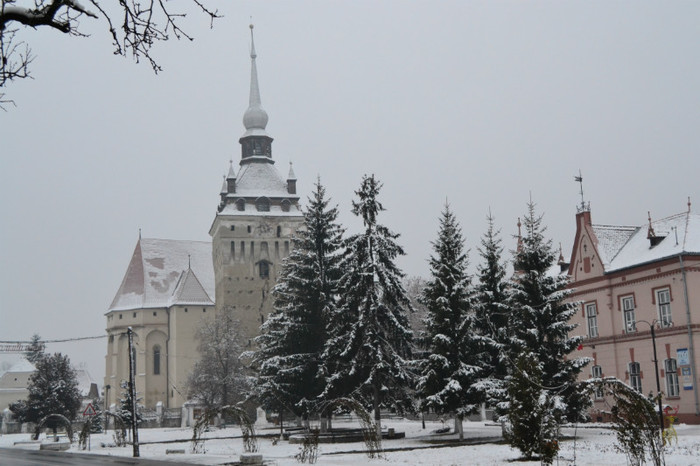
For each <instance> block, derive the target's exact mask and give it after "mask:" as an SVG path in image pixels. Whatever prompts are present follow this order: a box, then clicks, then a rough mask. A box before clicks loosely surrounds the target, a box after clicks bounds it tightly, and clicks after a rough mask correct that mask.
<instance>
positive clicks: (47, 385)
mask: <svg viewBox="0 0 700 466" xmlns="http://www.w3.org/2000/svg"><path fill="white" fill-rule="evenodd" d="M27 390H28V391H29V395H28V396H27V399H26V400H22V401H18V402H16V403H12V404H11V405H10V411H12V414H13V415H14V416H15V418H16V419H17V420H18V421H19V422H35V423H38V422H39V421H41V420H42V419H43V418H45V417H46V416H48V415H50V414H59V415H61V416H64V417H66V418H67V419H68V420H69V421H72V420H73V419H75V416H76V414H77V413H78V409H79V408H80V403H81V396H80V391H79V390H78V379H77V378H76V375H75V370H74V369H73V368H72V367H71V365H70V359H68V356H65V355H63V354H61V353H55V354H53V355H44V356H43V357H41V358H39V359H38V360H37V362H36V371H35V372H34V373H33V374H32V375H31V376H30V377H29V385H28V386H27ZM59 424H60V423H59V421H58V420H55V419H51V420H49V421H48V422H47V424H46V426H47V427H50V428H53V429H54V432H55V429H56V428H57V427H58V425H59Z"/></svg>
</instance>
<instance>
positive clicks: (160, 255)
mask: <svg viewBox="0 0 700 466" xmlns="http://www.w3.org/2000/svg"><path fill="white" fill-rule="evenodd" d="M212 296H214V266H213V263H212V249H211V243H209V242H204V241H181V240H170V239H150V238H142V239H139V241H138V243H137V244H136V248H135V250H134V254H133V255H132V257H131V261H130V262H129V266H128V268H127V270H126V274H125V275H124V279H123V280H122V284H121V286H120V287H119V290H118V291H117V294H116V296H115V297H114V300H113V301H112V304H111V305H110V306H109V310H108V312H111V311H123V310H131V309H142V308H154V307H169V306H172V305H173V304H181V303H190V302H191V303H193V304H200V303H201V304H203V303H207V304H213V300H212V299H211V297H212Z"/></svg>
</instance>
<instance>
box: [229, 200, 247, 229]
mask: <svg viewBox="0 0 700 466" xmlns="http://www.w3.org/2000/svg"><path fill="white" fill-rule="evenodd" d="M236 209H237V210H238V211H240V212H243V211H244V210H245V199H238V200H237V201H236ZM231 229H232V230H233V227H231Z"/></svg>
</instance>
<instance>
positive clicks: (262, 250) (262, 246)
mask: <svg viewBox="0 0 700 466" xmlns="http://www.w3.org/2000/svg"><path fill="white" fill-rule="evenodd" d="M260 254H261V255H263V257H264V256H267V241H261V242H260Z"/></svg>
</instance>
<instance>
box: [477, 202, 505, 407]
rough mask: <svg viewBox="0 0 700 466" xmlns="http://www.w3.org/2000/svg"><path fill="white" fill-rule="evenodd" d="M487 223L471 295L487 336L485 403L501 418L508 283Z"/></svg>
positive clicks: (497, 244) (495, 233)
mask: <svg viewBox="0 0 700 466" xmlns="http://www.w3.org/2000/svg"><path fill="white" fill-rule="evenodd" d="M487 221H488V228H487V230H486V233H485V234H484V236H483V237H482V238H481V247H480V248H479V249H478V250H479V255H480V256H481V261H482V262H481V264H480V265H478V266H477V271H478V278H479V282H478V283H477V284H476V294H475V305H474V309H475V311H476V322H475V324H476V329H477V332H478V333H479V334H481V335H484V336H485V337H487V339H486V343H487V345H488V352H489V356H488V361H487V362H486V363H485V366H484V367H488V368H490V371H489V373H488V375H487V378H486V380H485V381H484V382H483V383H482V386H483V387H484V391H485V393H486V398H487V401H488V403H489V404H490V405H491V406H494V407H495V408H496V412H497V414H499V415H501V414H505V413H504V412H503V411H502V410H501V409H500V408H499V405H500V403H501V402H503V401H504V400H506V399H507V393H506V386H505V378H506V375H507V374H508V364H507V363H508V360H507V359H506V358H503V357H501V356H502V352H503V349H504V348H505V345H506V343H507V341H508V318H509V314H510V309H509V307H508V305H507V303H506V300H507V292H508V281H507V280H506V278H505V276H506V268H505V265H504V263H503V260H502V256H503V247H502V246H501V239H500V237H499V231H498V230H496V229H495V227H494V219H493V216H492V215H491V212H489V215H488V217H487Z"/></svg>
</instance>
